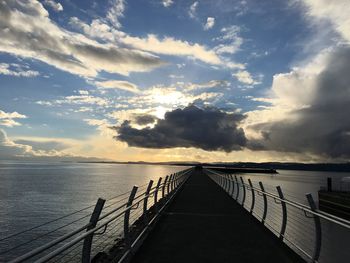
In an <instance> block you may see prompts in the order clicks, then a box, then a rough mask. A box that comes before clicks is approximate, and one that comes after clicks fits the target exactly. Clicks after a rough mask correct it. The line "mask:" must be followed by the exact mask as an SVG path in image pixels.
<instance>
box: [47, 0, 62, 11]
mask: <svg viewBox="0 0 350 263" xmlns="http://www.w3.org/2000/svg"><path fill="white" fill-rule="evenodd" d="M44 4H45V5H47V6H50V7H51V8H52V9H53V10H55V11H56V12H61V11H63V6H62V5H61V4H60V3H57V2H55V1H53V0H45V1H44Z"/></svg>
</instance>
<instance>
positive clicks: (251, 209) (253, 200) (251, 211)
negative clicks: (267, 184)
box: [248, 178, 255, 214]
mask: <svg viewBox="0 0 350 263" xmlns="http://www.w3.org/2000/svg"><path fill="white" fill-rule="evenodd" d="M248 183H249V186H250V191H251V192H252V206H251V207H250V213H251V214H253V210H254V205H255V193H254V188H253V184H252V181H251V180H250V178H248Z"/></svg>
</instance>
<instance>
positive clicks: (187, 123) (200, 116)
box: [115, 105, 247, 152]
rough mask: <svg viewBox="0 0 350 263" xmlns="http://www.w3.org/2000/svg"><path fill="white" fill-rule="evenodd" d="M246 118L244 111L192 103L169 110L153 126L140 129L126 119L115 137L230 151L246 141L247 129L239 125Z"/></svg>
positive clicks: (134, 142)
mask: <svg viewBox="0 0 350 263" xmlns="http://www.w3.org/2000/svg"><path fill="white" fill-rule="evenodd" d="M244 118H245V117H244V116H243V115H242V114H237V113H232V114H230V113H226V112H222V111H219V110H218V109H214V108H203V109H201V108H198V107H196V106H193V105H191V106H188V107H186V108H184V109H176V110H174V111H170V112H167V113H166V114H165V118H164V119H163V120H158V122H157V124H156V125H155V126H154V127H153V128H149V127H147V128H144V129H140V130H139V129H135V128H132V127H131V126H130V122H129V121H125V122H124V123H123V124H122V125H121V126H120V127H115V129H116V130H117V132H118V135H117V136H116V139H118V140H120V141H123V142H126V143H128V145H130V146H136V147H144V148H173V147H195V148H201V149H204V150H207V151H216V150H219V151H226V152H231V151H235V150H241V149H242V147H243V146H245V145H246V141H247V140H246V137H245V135H244V131H243V129H241V128H238V124H239V123H240V121H242V120H243V119H244Z"/></svg>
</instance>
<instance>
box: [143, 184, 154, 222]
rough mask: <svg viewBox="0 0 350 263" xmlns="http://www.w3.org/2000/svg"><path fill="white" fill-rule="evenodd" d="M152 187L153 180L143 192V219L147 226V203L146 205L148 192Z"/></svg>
mask: <svg viewBox="0 0 350 263" xmlns="http://www.w3.org/2000/svg"><path fill="white" fill-rule="evenodd" d="M152 185H153V180H150V181H149V183H148V186H147V189H146V192H145V199H143V219H144V221H145V223H146V224H147V222H148V218H147V203H148V197H149V192H150V191H151V189H152Z"/></svg>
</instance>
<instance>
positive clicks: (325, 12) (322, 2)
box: [302, 0, 350, 41]
mask: <svg viewBox="0 0 350 263" xmlns="http://www.w3.org/2000/svg"><path fill="white" fill-rule="evenodd" d="M302 2H303V3H304V4H305V5H306V6H307V14H308V15H309V16H311V17H313V18H314V19H323V20H328V21H330V22H331V23H332V25H333V27H334V28H335V30H337V31H338V32H339V33H340V34H341V36H342V37H343V38H344V39H346V40H347V41H350V16H349V13H350V1H348V0H302Z"/></svg>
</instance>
